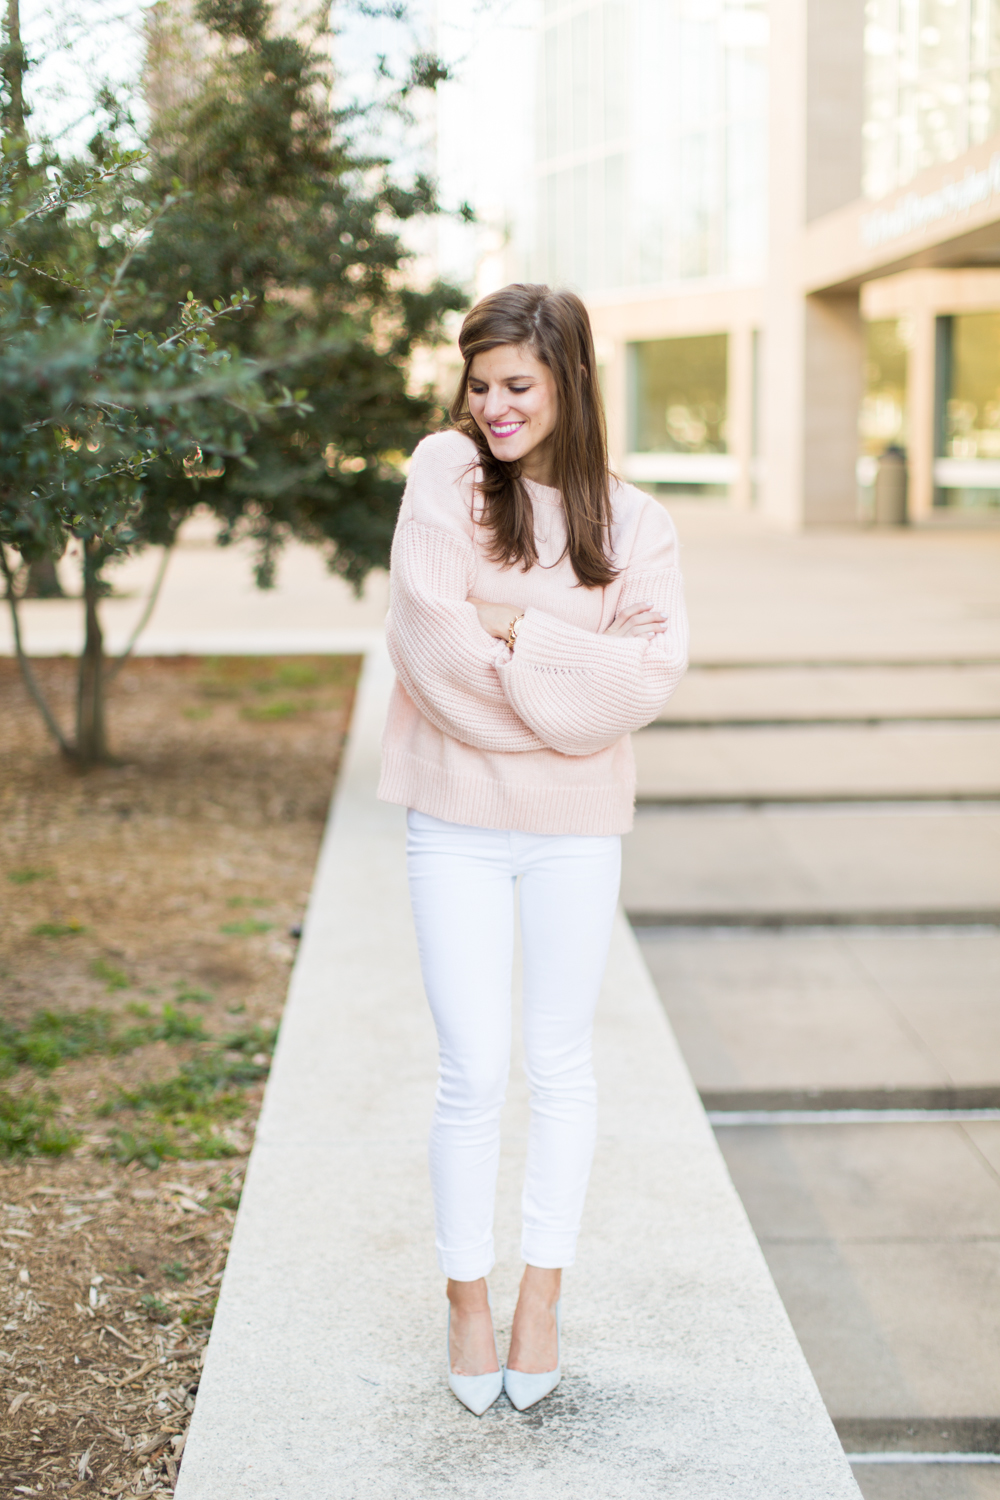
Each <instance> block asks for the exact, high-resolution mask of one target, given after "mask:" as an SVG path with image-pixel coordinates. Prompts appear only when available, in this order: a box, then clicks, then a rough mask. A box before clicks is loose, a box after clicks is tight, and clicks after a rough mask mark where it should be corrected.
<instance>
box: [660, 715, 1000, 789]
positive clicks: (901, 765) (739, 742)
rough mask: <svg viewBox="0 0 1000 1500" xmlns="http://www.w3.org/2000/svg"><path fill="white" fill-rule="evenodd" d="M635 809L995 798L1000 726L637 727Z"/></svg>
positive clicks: (999, 770) (999, 776) (999, 769)
mask: <svg viewBox="0 0 1000 1500" xmlns="http://www.w3.org/2000/svg"><path fill="white" fill-rule="evenodd" d="M633 743H634V747H635V758H636V767H637V772H638V796H639V799H640V800H641V801H664V802H680V801H726V800H732V801H741V800H757V799H774V800H783V801H789V800H796V799H803V798H808V799H811V800H818V801H823V800H830V799H835V798H839V799H843V798H875V799H878V798H917V797H919V798H935V797H1000V723H997V724H959V725H922V726H920V727H910V726H904V725H891V726H883V727H881V728H877V729H871V728H858V727H837V728H831V727H824V728H800V727H793V728H781V729H774V728H760V729H750V728H736V729H731V728H722V729H692V730H686V731H684V732H683V733H682V732H678V731H676V730H673V729H671V728H669V727H659V726H658V727H653V728H650V729H644V730H642V731H641V733H639V734H636V735H634V736H633Z"/></svg>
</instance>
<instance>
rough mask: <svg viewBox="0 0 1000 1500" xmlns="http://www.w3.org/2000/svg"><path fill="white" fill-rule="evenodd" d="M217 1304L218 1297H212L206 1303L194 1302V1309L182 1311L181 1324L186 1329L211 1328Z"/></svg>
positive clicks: (189, 1308) (188, 1308)
mask: <svg viewBox="0 0 1000 1500" xmlns="http://www.w3.org/2000/svg"><path fill="white" fill-rule="evenodd" d="M218 1302H219V1299H218V1297H212V1298H211V1299H210V1300H209V1301H206V1302H196V1303H195V1305H194V1307H187V1308H185V1309H184V1311H183V1312H182V1313H181V1322H182V1323H183V1324H184V1325H185V1327H187V1328H211V1326H212V1319H213V1318H214V1317H215V1309H216V1307H217V1306H218Z"/></svg>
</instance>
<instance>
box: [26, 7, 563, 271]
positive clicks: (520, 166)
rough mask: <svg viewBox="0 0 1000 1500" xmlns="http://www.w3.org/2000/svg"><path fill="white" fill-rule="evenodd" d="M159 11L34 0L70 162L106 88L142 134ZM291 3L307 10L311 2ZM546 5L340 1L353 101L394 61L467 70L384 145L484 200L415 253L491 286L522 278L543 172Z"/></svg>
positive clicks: (382, 140)
mask: <svg viewBox="0 0 1000 1500" xmlns="http://www.w3.org/2000/svg"><path fill="white" fill-rule="evenodd" d="M151 3H152V0H21V31H22V38H23V41H24V44H25V47H26V50H27V53H28V56H29V58H30V59H31V60H32V66H31V68H30V69H29V72H28V76H27V80H26V90H25V93H26V100H27V102H28V104H29V105H30V107H31V108H32V110H33V113H32V115H31V118H30V122H29V128H30V129H31V130H32V133H33V134H34V135H36V136H48V137H49V138H50V139H51V140H52V141H53V144H54V145H55V146H56V149H57V150H58V151H59V152H60V153H61V154H67V155H69V154H73V153H74V152H78V151H82V150H83V149H84V148H85V147H86V143H87V141H88V140H89V139H90V138H91V136H92V135H93V134H94V131H95V128H96V124H97V117H96V116H95V114H94V112H93V100H94V96H95V93H96V91H97V89H98V88H99V87H100V86H101V85H103V84H107V85H108V86H109V87H110V88H111V89H112V90H113V91H114V92H115V93H116V94H117V95H118V96H119V97H120V98H121V99H123V100H124V101H125V102H126V103H127V104H128V105H129V107H130V108H131V110H132V112H133V114H134V116H135V118H136V120H137V121H138V122H139V126H140V129H141V127H142V125H143V123H144V122H145V118H146V111H145V106H144V103H143V99H142V92H141V88H140V75H141V68H142V54H143V18H144V16H145V13H146V11H147V10H148V9H149V8H150V5H151ZM279 4H280V5H281V6H282V8H287V9H288V10H289V11H292V12H293V13H294V10H293V7H294V8H295V9H304V8H305V7H306V6H308V5H309V4H310V0H279ZM536 8H537V0H409V5H408V15H407V18H406V19H405V20H404V21H390V20H379V19H373V18H371V17H370V16H366V15H364V14H363V13H362V7H361V6H359V3H358V0H334V5H333V21H334V26H335V28H336V31H337V34H336V36H335V38H334V40H333V43H332V45H333V53H334V59H335V63H336V67H337V73H338V86H339V94H340V97H341V98H342V99H343V100H345V101H346V100H349V99H355V98H358V99H369V98H371V96H372V92H373V79H374V77H375V72H376V67H377V62H378V58H379V56H380V55H383V54H384V55H385V56H386V57H387V60H388V63H389V66H390V68H391V69H392V71H393V72H394V73H396V75H397V76H398V75H400V74H402V73H404V72H405V69H406V63H407V61H408V59H409V58H410V57H411V56H412V55H413V54H414V53H415V52H416V51H419V50H435V51H437V52H438V53H439V54H440V55H441V56H442V57H443V58H444V60H445V62H446V63H447V64H448V66H449V68H450V70H451V72H452V74H453V79H452V81H450V82H448V83H446V84H444V85H442V86H440V87H439V89H438V92H437V97H436V99H432V98H431V97H430V96H423V97H422V98H418V99H417V101H416V102H415V105H414V113H415V119H414V120H413V121H411V122H409V123H405V122H401V121H398V120H396V121H393V120H392V119H391V118H389V119H383V120H382V122H381V124H380V126H379V135H378V138H377V140H375V141H374V142H372V143H370V144H374V145H376V146H377V147H378V149H379V150H380V152H381V153H383V154H386V155H388V156H389V157H390V158H391V159H392V161H393V163H394V170H395V173H396V175H397V176H399V177H401V178H406V177H407V176H410V175H412V173H413V172H415V171H417V170H423V171H426V172H429V173H430V174H431V175H433V176H436V177H437V179H438V181H439V184H440V196H441V200H442V202H443V203H444V205H445V206H446V207H447V208H449V209H451V210H457V209H458V207H459V205H460V204H461V203H462V202H469V203H471V204H473V206H474V207H475V209H476V211H477V213H478V215H479V223H478V225H477V226H476V227H475V228H473V229H469V228H468V227H467V226H465V225H463V224H462V222H461V221H460V219H459V216H458V214H457V212H455V213H453V215H452V216H451V217H450V218H445V219H443V220H439V221H437V222H436V223H435V224H434V225H433V226H431V227H428V228H427V230H426V232H425V233H423V239H422V243H421V244H419V245H417V246H415V248H416V249H417V250H418V253H420V254H423V255H426V256H427V257H429V260H430V261H431V262H433V263H434V266H435V269H436V270H437V271H438V272H439V273H440V274H444V275H445V276H447V277H448V278H449V279H452V280H456V281H459V282H461V283H462V284H464V285H466V286H470V287H473V286H474V287H476V289H477V290H479V291H485V290H490V289H491V283H492V282H496V283H497V284H502V282H503V281H504V280H506V279H509V276H508V275H507V274H506V267H507V266H509V264H510V260H509V256H508V257H507V260H506V261H505V259H504V254H503V247H504V245H505V244H506V243H508V242H509V241H510V238H511V225H512V223H513V221H514V219H515V218H516V217H517V215H516V213H515V207H516V206H517V205H518V204H519V203H521V202H523V200H524V188H525V182H526V180H527V179H528V178H530V173H531V156H532V149H531V148H532V130H533V120H532V105H533V97H534V75H533V62H534V46H535V39H534V14H535V10H536ZM125 143H126V144H138V142H129V141H128V140H127V139H126V142H125ZM522 218H523V216H522ZM491 267H492V269H491Z"/></svg>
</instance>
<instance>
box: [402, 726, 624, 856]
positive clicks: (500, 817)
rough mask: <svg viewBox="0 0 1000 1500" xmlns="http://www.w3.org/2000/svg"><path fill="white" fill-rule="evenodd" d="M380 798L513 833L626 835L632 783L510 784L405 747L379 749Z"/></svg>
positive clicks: (448, 820) (446, 818) (450, 819)
mask: <svg viewBox="0 0 1000 1500" xmlns="http://www.w3.org/2000/svg"><path fill="white" fill-rule="evenodd" d="M378 798H379V801H380V802H393V803H396V804H398V805H399V806H402V807H412V808H413V809H414V811H415V812H422V813H426V814H427V816H428V817H431V818H441V819H442V821H443V822H446V823H461V824H464V825H465V826H467V827H472V828H495V829H500V830H503V831H507V832H516V833H570V834H572V833H576V834H604V835H607V834H616V833H628V832H630V831H631V828H632V817H633V810H634V804H635V782H634V780H632V781H631V782H629V783H627V784H625V785H622V784H615V785H612V786H578V787H553V786H552V785H551V784H547V785H540V786H534V787H533V786H510V785H504V784H501V783H500V782H496V781H491V780H487V779H486V778H483V777H478V776H461V775H458V774H456V772H454V771H446V770H445V769H444V768H443V767H441V766H437V765H434V764H433V763H432V762H430V761H426V760H422V759H420V757H419V756H416V755H412V754H411V753H410V752H409V751H407V750H398V749H390V748H388V747H384V748H383V753H382V775H381V779H380V781H379V787H378Z"/></svg>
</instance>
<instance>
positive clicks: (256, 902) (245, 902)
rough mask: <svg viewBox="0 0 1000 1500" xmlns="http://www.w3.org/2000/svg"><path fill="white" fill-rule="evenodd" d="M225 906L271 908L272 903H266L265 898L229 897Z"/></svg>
mask: <svg viewBox="0 0 1000 1500" xmlns="http://www.w3.org/2000/svg"><path fill="white" fill-rule="evenodd" d="M226 905H227V906H273V905H274V902H273V901H268V900H267V898H266V897H265V896H230V898H229V900H228V901H227V902H226Z"/></svg>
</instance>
